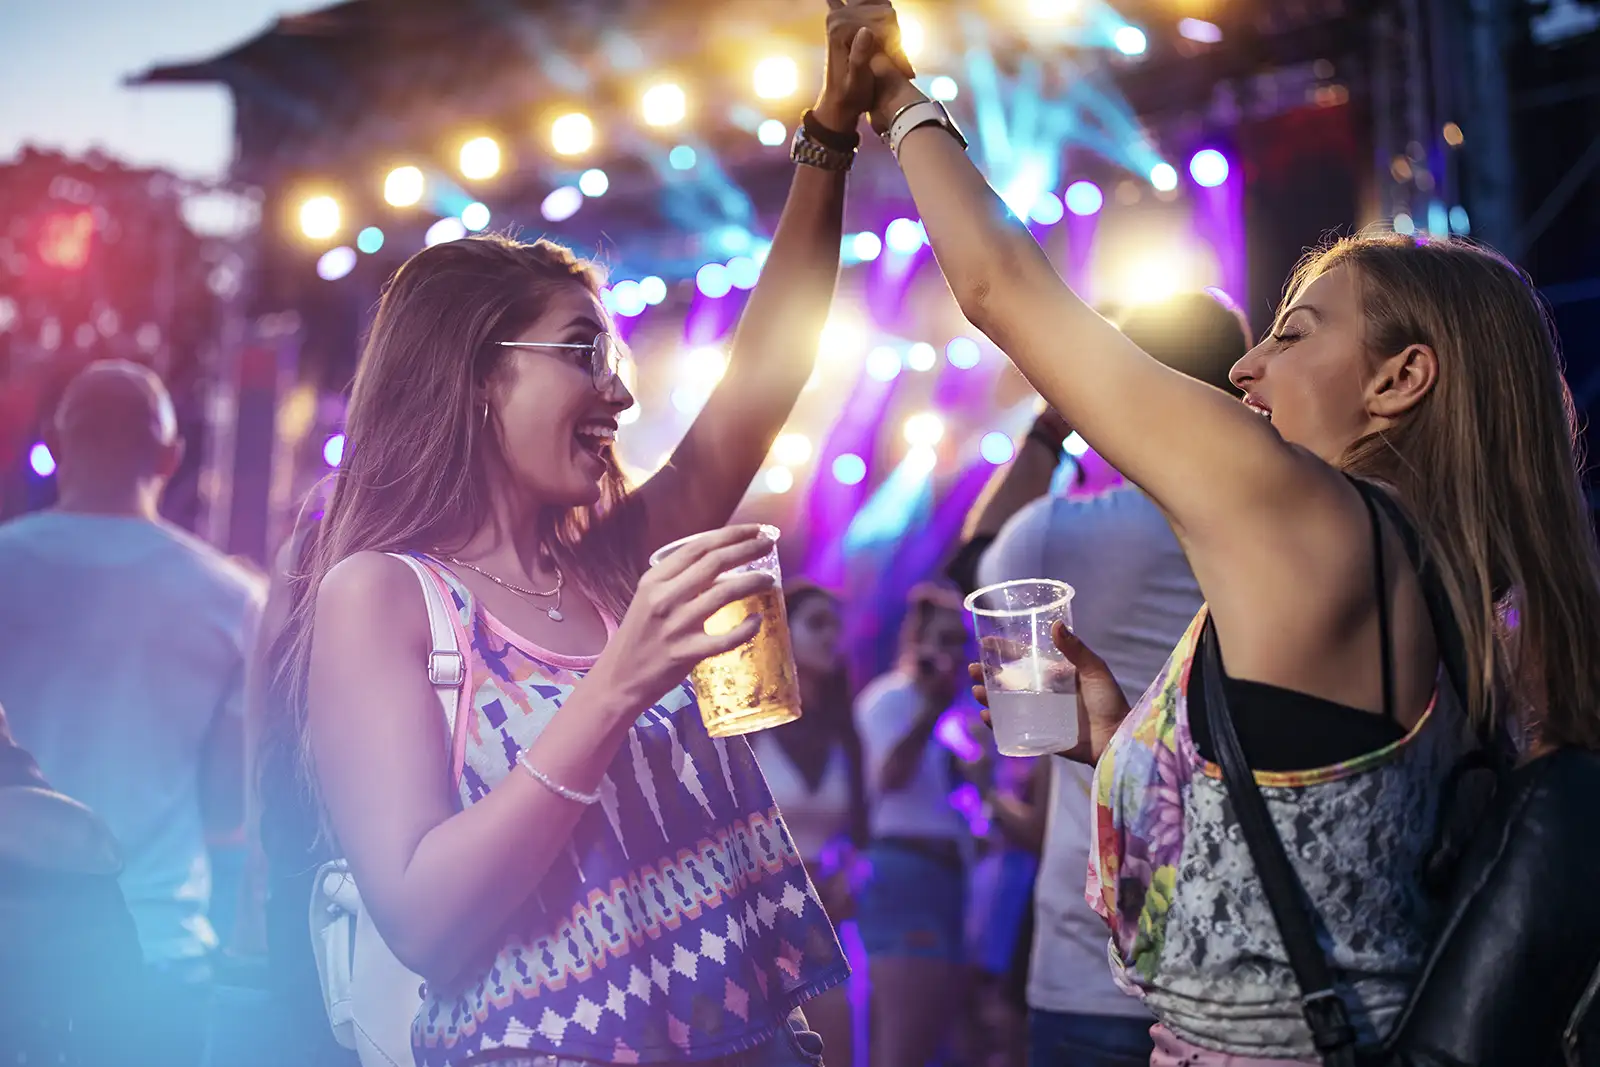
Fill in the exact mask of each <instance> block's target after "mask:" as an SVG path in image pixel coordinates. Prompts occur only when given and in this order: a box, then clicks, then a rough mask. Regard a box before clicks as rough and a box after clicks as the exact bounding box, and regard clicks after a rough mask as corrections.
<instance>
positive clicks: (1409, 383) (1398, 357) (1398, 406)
mask: <svg viewBox="0 0 1600 1067" xmlns="http://www.w3.org/2000/svg"><path fill="white" fill-rule="evenodd" d="M1438 381H1439V356H1438V354H1437V353H1435V352H1434V350H1433V348H1432V347H1431V346H1429V345H1407V346H1406V347H1405V348H1404V349H1403V350H1401V351H1400V352H1398V353H1396V354H1395V355H1392V356H1390V357H1389V358H1387V359H1385V360H1384V361H1383V363H1382V364H1380V365H1379V367H1378V373H1377V374H1376V375H1374V376H1373V379H1372V384H1371V385H1370V386H1369V387H1368V389H1367V410H1368V411H1369V412H1370V413H1372V414H1373V415H1376V416H1378V417H1379V418H1386V419H1397V418H1399V417H1401V416H1402V415H1405V414H1406V413H1407V412H1409V411H1411V409H1413V408H1415V407H1416V406H1417V405H1418V404H1420V403H1422V401H1423V398H1425V397H1426V396H1427V395H1428V394H1429V393H1431V392H1432V391H1433V387H1434V386H1435V385H1436V384H1438Z"/></svg>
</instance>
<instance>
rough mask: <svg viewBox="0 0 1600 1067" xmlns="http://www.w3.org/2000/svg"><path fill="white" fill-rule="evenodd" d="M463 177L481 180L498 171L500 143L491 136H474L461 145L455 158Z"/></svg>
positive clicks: (492, 175)
mask: <svg viewBox="0 0 1600 1067" xmlns="http://www.w3.org/2000/svg"><path fill="white" fill-rule="evenodd" d="M457 163H458V165H459V167H460V169H461V176H462V177H463V178H470V179H472V180H473V181H481V180H483V179H485V178H493V177H494V176H495V175H496V174H499V173H500V145H499V144H498V143H497V142H496V141H495V139H494V138H493V137H474V138H473V139H472V140H470V141H468V142H467V143H466V144H464V145H462V146H461V157H460V159H459V160H457Z"/></svg>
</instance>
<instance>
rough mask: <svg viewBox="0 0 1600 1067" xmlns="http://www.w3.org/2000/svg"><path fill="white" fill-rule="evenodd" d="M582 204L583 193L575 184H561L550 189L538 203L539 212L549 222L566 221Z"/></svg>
mask: <svg viewBox="0 0 1600 1067" xmlns="http://www.w3.org/2000/svg"><path fill="white" fill-rule="evenodd" d="M582 206H583V193H582V192H580V191H579V190H578V187H577V186H576V185H563V186H562V187H561V188H559V189H552V190H551V191H550V195H549V196H547V197H545V198H544V203H542V204H540V205H539V213H540V214H542V215H543V216H544V217H545V218H546V219H547V220H549V221H550V222H566V221H567V220H568V219H570V218H571V217H572V216H574V215H576V214H577V213H578V209H579V208H580V207H582Z"/></svg>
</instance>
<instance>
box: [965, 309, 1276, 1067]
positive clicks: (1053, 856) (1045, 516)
mask: <svg viewBox="0 0 1600 1067" xmlns="http://www.w3.org/2000/svg"><path fill="white" fill-rule="evenodd" d="M1121 326H1122V331H1123V333H1125V334H1127V336H1128V337H1129V338H1130V339H1132V340H1133V341H1134V343H1135V344H1137V345H1139V347H1140V348H1143V349H1144V350H1145V351H1146V352H1148V353H1150V354H1151V355H1152V356H1154V357H1155V358H1156V359H1158V360H1160V361H1161V362H1163V363H1165V364H1167V365H1168V366H1172V367H1177V368H1179V369H1182V370H1184V371H1185V372H1186V373H1188V374H1190V375H1192V376H1193V377H1195V378H1198V379H1199V380H1200V381H1203V382H1206V383H1207V384H1209V385H1213V386H1215V387H1217V388H1218V389H1223V390H1228V391H1232V389H1233V387H1232V385H1231V384H1230V383H1229V381H1228V372H1229V370H1230V369H1231V368H1232V367H1233V364H1234V363H1235V362H1237V361H1238V359H1239V357H1241V356H1242V355H1244V353H1245V351H1246V350H1247V349H1248V348H1249V344H1250V341H1249V333H1248V328H1247V326H1246V324H1245V322H1244V319H1243V317H1242V316H1241V315H1240V314H1239V313H1238V311H1237V310H1236V309H1234V308H1233V307H1232V306H1231V305H1229V304H1225V303H1223V302H1222V301H1221V300H1220V299H1219V298H1217V297H1214V296H1212V295H1211V294H1209V293H1194V294H1186V295H1182V296H1178V297H1174V298H1172V299H1170V300H1166V301H1161V302H1159V303H1152V304H1147V305H1142V306H1138V307H1135V308H1133V309H1131V310H1130V311H1129V312H1128V313H1127V314H1126V315H1125V317H1124V319H1123V321H1122V323H1121ZM1068 432H1069V431H1068V427H1067V426H1066V423H1065V421H1064V420H1063V419H1062V418H1061V417H1060V416H1059V415H1057V414H1056V413H1055V412H1054V411H1048V410H1047V411H1046V412H1045V413H1044V414H1043V415H1041V416H1040V418H1039V420H1038V421H1037V422H1035V424H1034V426H1033V428H1032V429H1031V430H1029V432H1028V435H1027V437H1026V438H1025V439H1024V440H1023V442H1022V444H1021V446H1020V448H1019V449H1018V453H1017V458H1016V461H1015V462H1013V463H1012V464H1011V466H1010V467H1009V468H1008V469H1005V470H1003V471H999V472H997V473H996V474H995V476H994V479H993V480H992V481H991V482H990V485H989V487H988V488H987V489H986V490H985V493H984V495H983V496H982V497H981V498H980V500H979V502H978V504H977V505H976V506H975V507H974V508H973V510H972V513H971V516H970V524H969V527H968V536H967V540H966V543H965V544H964V545H963V547H962V549H961V550H960V551H959V552H958V553H957V555H956V557H955V560H954V562H953V563H952V564H951V572H952V577H953V578H955V579H956V580H957V581H958V582H961V583H962V584H963V585H964V586H966V587H967V588H969V590H970V589H971V588H976V587H978V586H984V585H992V584H995V583H997V582H1005V581H1011V580H1013V579H1018V578H1055V579H1058V580H1060V581H1064V582H1066V583H1068V584H1069V585H1071V586H1072V587H1073V589H1074V591H1075V595H1074V597H1073V601H1072V617H1073V625H1074V629H1075V630H1076V632H1077V633H1078V634H1079V635H1080V636H1081V637H1082V638H1083V640H1084V641H1085V643H1086V644H1088V645H1089V646H1090V647H1091V648H1093V649H1095V650H1096V651H1097V652H1099V653H1100V655H1101V656H1102V657H1104V658H1105V660H1106V662H1107V663H1108V664H1109V665H1110V666H1111V670H1112V672H1113V673H1114V674H1115V675H1116V677H1117V680H1118V681H1119V682H1121V683H1122V685H1123V687H1124V691H1125V692H1126V694H1127V697H1128V699H1129V700H1130V701H1133V700H1137V699H1138V697H1139V694H1140V693H1142V692H1144V690H1145V688H1146V687H1147V686H1148V685H1149V684H1150V681H1151V679H1153V678H1154V677H1155V675H1156V672H1158V671H1159V670H1160V669H1161V667H1162V664H1164V663H1165V662H1166V659H1167V656H1168V655H1170V654H1171V651H1172V648H1173V646H1175V645H1176V644H1177V643H1178V640H1179V639H1180V638H1181V637H1182V636H1183V633H1184V631H1185V630H1186V629H1187V628H1188V626H1189V622H1190V620H1191V619H1193V618H1194V615H1195V613H1196V612H1197V611H1199V610H1200V587H1199V586H1198V585H1197V584H1196V583H1195V579H1194V575H1193V573H1192V572H1191V571H1190V570H1189V563H1188V561H1187V560H1186V559H1185V558H1184V555H1183V549H1182V547H1181V546H1180V545H1179V544H1178V539H1177V537H1176V536H1175V535H1174V534H1173V532H1172V529H1171V527H1170V526H1168V524H1167V520H1166V518H1165V517H1164V516H1163V515H1162V514H1161V510H1160V509H1159V508H1158V507H1156V505H1155V503H1154V502H1153V501H1152V500H1151V499H1150V498H1149V497H1148V496H1146V495H1145V494H1144V493H1143V492H1141V491H1140V490H1139V488H1138V487H1137V486H1135V485H1133V484H1132V483H1131V482H1122V483H1121V484H1120V485H1116V486H1115V487H1113V488H1111V489H1109V490H1106V491H1104V492H1100V493H1096V494H1094V495H1089V496H1085V495H1075V494H1072V493H1064V494H1062V495H1052V494H1051V493H1049V492H1048V490H1049V488H1050V484H1051V477H1052V474H1053V471H1054V468H1055V466H1056V464H1057V463H1058V462H1059V460H1060V457H1061V443H1062V441H1063V440H1064V439H1065V437H1066V436H1067V433H1068ZM974 572H975V573H974ZM1035 767H1036V771H1037V773H1038V775H1039V777H1038V780H1037V787H1036V790H1035V792H1036V795H1037V798H1038V803H1034V804H1028V803H1023V802H1020V801H1019V800H1017V799H1016V798H1014V797H1012V796H1007V795H1004V794H1002V795H1000V796H998V797H997V798H996V801H995V818H996V821H997V822H999V823H1000V824H1001V825H1002V826H1006V827H1009V828H1011V829H1012V832H1013V833H1016V834H1018V835H1020V836H1022V837H1024V838H1026V837H1028V836H1031V835H1034V834H1037V835H1039V837H1040V838H1041V839H1042V842H1043V854H1042V858H1041V861H1040V867H1039V878H1038V883H1037V886H1036V888H1035V893H1034V908H1035V915H1034V941H1033V953H1032V959H1031V960H1030V962H1029V971H1028V1007H1029V1025H1028V1029H1029V1039H1028V1046H1029V1052H1028V1062H1029V1067H1140V1065H1143V1064H1146V1063H1148V1062H1149V1060H1150V1053H1151V1050H1152V1048H1153V1042H1152V1040H1151V1037H1150V1025H1151V1023H1152V1022H1153V1020H1152V1018H1151V1017H1150V1013H1149V1012H1148V1011H1146V1010H1145V1008H1144V1006H1143V1005H1142V1004H1140V1002H1139V1001H1138V999H1137V998H1134V997H1130V996H1128V995H1126V994H1125V993H1123V992H1122V991H1121V990H1119V989H1118V988H1117V986H1116V984H1115V983H1114V982H1113V981H1112V978H1111V972H1110V970H1109V968H1107V966H1106V951H1105V921H1104V920H1103V919H1101V918H1100V916H1098V915H1097V914H1095V912H1094V910H1093V909H1092V908H1090V907H1089V904H1088V902H1087V901H1086V900H1084V897H1083V883H1084V879H1085V877H1086V875H1087V870H1088V864H1089V847H1090V844H1091V843H1092V840H1093V834H1092V828H1091V827H1090V824H1089V819H1090V815H1091V812H1092V805H1091V803H1090V780H1091V778H1092V775H1093V771H1092V769H1091V768H1089V767H1085V766H1082V765H1081V764H1076V763H1070V762H1068V761H1067V760H1064V759H1060V758H1058V757H1046V758H1041V759H1040V760H1039V762H1038V763H1037V764H1036V765H1035Z"/></svg>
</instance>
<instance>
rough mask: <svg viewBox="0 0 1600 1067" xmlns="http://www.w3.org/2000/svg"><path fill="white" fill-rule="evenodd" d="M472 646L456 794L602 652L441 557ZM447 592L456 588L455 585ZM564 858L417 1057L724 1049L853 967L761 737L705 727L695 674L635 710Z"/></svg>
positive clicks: (739, 1044) (436, 1005)
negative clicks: (759, 758) (480, 603)
mask: <svg viewBox="0 0 1600 1067" xmlns="http://www.w3.org/2000/svg"><path fill="white" fill-rule="evenodd" d="M418 558H419V559H421V560H422V562H423V563H425V564H427V565H428V567H429V569H430V571H432V572H433V574H434V575H435V577H436V578H438V580H439V581H440V583H441V586H442V591H443V592H447V593H448V594H450V598H451V600H453V603H454V606H455V608H456V610H457V622H458V624H459V626H460V629H459V630H458V634H457V638H458V640H459V641H460V643H461V645H462V647H464V648H465V647H469V646H470V649H471V654H470V655H469V656H468V658H467V662H468V668H467V669H468V675H467V680H466V684H465V686H464V687H463V693H464V697H463V703H464V704H465V702H466V701H467V700H470V703H471V707H470V709H468V708H466V707H463V712H468V711H470V714H462V715H460V716H458V718H459V720H460V728H459V729H458V736H457V748H458V750H460V752H461V755H462V756H463V757H464V766H463V771H462V775H461V782H460V794H461V803H462V805H463V806H467V805H471V804H473V803H476V802H477V801H479V800H481V799H482V798H483V797H485V796H487V795H488V794H489V792H490V791H491V790H492V789H493V788H494V787H495V785H496V784H497V783H499V782H500V781H501V780H502V779H503V778H504V777H505V776H506V775H507V774H509V773H511V772H512V770H513V769H514V768H515V767H516V759H517V756H518V755H519V754H520V753H521V752H522V751H523V750H524V749H525V748H527V747H528V745H530V744H531V743H532V742H533V740H534V739H535V738H536V737H538V736H539V733H540V731H542V730H543V729H544V727H545V725H546V724H547V723H549V722H550V720H551V719H552V718H553V717H554V716H555V714H556V713H557V712H558V711H559V710H560V708H561V704H562V701H563V700H564V699H565V698H566V696H567V694H568V693H570V692H571V691H572V687H573V685H574V684H576V683H577V682H578V681H579V679H581V678H582V677H583V675H584V673H585V672H586V671H587V669H588V668H589V667H590V666H591V665H592V664H593V659H592V658H577V657H571V656H561V655H556V654H553V653H551V652H548V651H546V650H544V649H541V648H539V647H538V646H536V645H533V644H531V643H529V642H527V641H525V640H523V639H522V638H520V637H518V636H517V635H516V634H514V633H512V632H511V631H510V630H508V629H507V628H506V627H505V626H503V625H502V624H500V623H499V622H498V621H497V620H496V619H495V618H494V617H493V616H492V615H490V614H489V613H488V612H486V611H484V610H482V609H481V608H478V607H476V606H475V604H474V602H473V598H472V595H471V594H470V593H469V592H468V591H467V589H466V587H465V586H464V585H462V584H461V582H460V581H459V579H457V578H456V577H455V576H454V575H453V574H451V573H450V572H449V571H448V570H447V569H446V568H445V567H444V566H443V565H441V564H440V563H438V562H437V561H436V560H433V559H430V558H427V557H420V556H419V557H418ZM451 600H447V602H451ZM600 794H601V800H600V803H598V804H596V805H595V806H594V807H593V808H591V809H590V810H589V811H587V812H585V813H584V815H583V817H582V819H581V820H580V821H579V823H578V826H577V829H576V830H575V831H574V832H573V835H572V840H571V842H570V843H569V845H568V847H567V850H566V856H565V858H564V859H558V860H557V861H556V862H555V863H554V864H552V866H551V868H550V871H549V873H548V874H546V875H545V877H544V879H543V880H542V881H541V882H540V883H539V886H538V888H537V889H536V890H535V891H534V892H533V893H532V895H531V896H530V897H529V899H528V902H527V904H526V905H525V906H524V907H523V909H522V910H521V911H520V912H519V913H518V914H517V915H516V916H515V917H514V919H513V920H512V922H511V923H510V924H508V936H507V940H506V943H505V944H504V945H503V946H502V947H501V949H500V951H499V952H498V953H497V954H496V956H495V958H494V959H493V961H492V962H490V963H488V964H487V965H486V966H485V967H484V968H483V970H482V972H481V973H480V974H479V975H478V976H477V977H476V978H475V979H472V980H468V981H467V982H466V983H465V984H464V987H463V988H462V989H460V990H459V991H455V990H452V991H451V994H449V995H446V994H444V993H442V992H441V993H439V994H438V995H435V994H434V992H433V991H432V990H429V991H428V996H427V997H426V998H425V1000H424V1002H423V1007H422V1011H421V1013H420V1014H419V1015H418V1018H417V1022H416V1025H415V1028H414V1030H413V1035H412V1037H413V1044H414V1046H415V1051H416V1059H417V1063H418V1065H419V1067H445V1065H449V1064H460V1063H463V1062H465V1061H466V1060H468V1059H469V1058H471V1057H473V1056H476V1055H478V1054H480V1053H483V1052H487V1051H490V1050H494V1049H517V1050H526V1051H529V1052H533V1053H536V1054H548V1055H557V1054H559V1055H560V1056H563V1057H567V1058H576V1059H582V1060H589V1061H594V1062H598V1063H668V1062H681V1061H694V1060H708V1059H716V1058H719V1057H723V1056H728V1055H732V1054H734V1053H738V1052H742V1051H744V1050H746V1049H750V1048H753V1047H755V1046H757V1045H760V1044H763V1043H765V1042H766V1041H768V1040H770V1039H771V1038H772V1037H773V1035H774V1034H776V1033H777V1032H778V1028H779V1027H781V1026H784V1025H785V1019H786V1018H787V1016H788V1014H789V1013H790V1012H791V1011H792V1010H793V1009H794V1008H795V1006H796V1005H798V1004H800V1003H801V1002H803V1001H805V1000H807V999H809V998H810V997H813V996H815V995H816V994H818V993H820V992H822V991H823V990H825V989H828V988H829V987H831V986H834V985H837V984H839V983H841V982H843V981H844V980H845V979H846V978H847V977H848V976H849V967H848V965H847V964H846V963H845V959H844V954H843V952H842V951H841V950H840V948H839V942H838V939H837V938H836V937H835V936H834V932H833V926H832V925H831V923H830V922H829V921H828V917H827V915H826V914H825V913H824V911H823V909H822V905H821V903H820V902H819V901H818V899H817V895H816V892H815V891H814V890H813V888H812V886H811V882H810V879H809V878H808V877H807V875H806V870H805V867H804V865H803V864H802V863H801V858H800V856H799V854H798V853H797V852H796V850H795V848H794V844H793V842H792V841H791V840H790V838H789V831H788V829H787V828H786V827H785V826H784V824H783V818H782V816H781V815H780V814H779V812H778V809H777V806H776V805H775V804H774V803H773V800H772V795H771V794H770V793H769V792H768V790H767V784H766V780H765V779H764V778H763V777H762V775H761V770H760V768H759V767H757V765H756V761H755V757H754V755H753V754H752V753H751V751H750V745H749V744H748V742H746V740H745V739H744V738H742V737H734V738H727V739H722V738H712V737H710V736H708V735H707V734H706V731H705V728H704V726H703V725H702V723H701V720H700V713H699V709H698V707H697V706H696V703H695V695H694V690H693V689H692V688H690V686H689V684H688V683H687V682H685V683H684V684H682V685H681V686H679V687H678V688H677V689H674V690H673V691H672V692H671V693H669V694H667V695H666V696H665V697H663V698H662V699H661V700H660V701H659V702H658V703H657V704H656V705H655V706H654V707H651V708H649V709H648V710H646V711H645V713H644V714H643V715H641V716H640V717H639V719H638V721H637V722H636V723H635V724H634V725H633V726H632V727H631V728H630V729H629V731H628V740H627V743H626V744H625V745H624V746H623V747H622V750H621V751H620V752H618V754H617V757H616V759H615V760H614V761H613V762H612V764H611V766H610V768H609V769H608V770H607V772H606V774H605V777H604V778H603V779H602V781H601V784H600Z"/></svg>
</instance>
